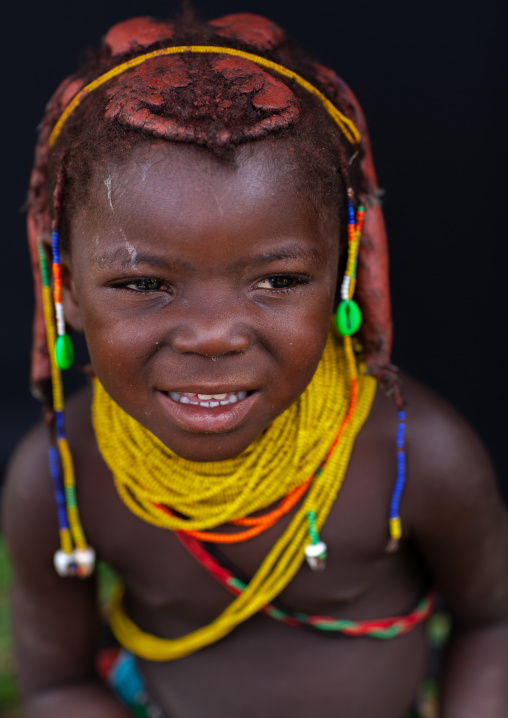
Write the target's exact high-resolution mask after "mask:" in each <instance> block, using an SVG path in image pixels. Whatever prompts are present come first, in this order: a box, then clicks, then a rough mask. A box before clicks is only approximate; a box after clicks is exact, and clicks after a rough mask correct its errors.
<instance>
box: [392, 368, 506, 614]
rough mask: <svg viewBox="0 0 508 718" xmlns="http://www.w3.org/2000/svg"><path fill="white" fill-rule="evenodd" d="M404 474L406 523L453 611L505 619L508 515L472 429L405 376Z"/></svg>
mask: <svg viewBox="0 0 508 718" xmlns="http://www.w3.org/2000/svg"><path fill="white" fill-rule="evenodd" d="M404 393H405V397H406V400H407V440H406V449H407V481H406V488H405V492H404V498H403V501H402V508H401V517H402V522H403V530H404V533H405V534H406V535H408V536H409V537H410V538H411V539H413V540H414V542H415V545H416V547H417V549H418V550H419V552H420V553H421V555H422V557H423V559H424V561H425V562H426V563H427V565H428V567H429V570H430V572H431V573H432V575H433V577H434V580H435V582H436V583H437V584H438V586H439V588H440V589H441V590H442V592H443V593H444V594H445V597H446V599H447V601H448V604H449V605H450V607H451V608H452V610H453V612H454V613H455V616H456V617H457V618H458V619H459V620H463V621H464V622H466V623H468V622H473V623H474V622H476V621H484V620H493V619H498V618H499V617H504V618H505V619H506V618H508V517H507V513H506V510H505V508H504V506H503V504H502V501H501V498H500V495H499V492H498V489H497V481H496V476H495V472H494V469H493V466H492V463H491V461H490V459H489V457H488V455H487V452H486V450H485V448H484V446H483V444H482V442H481V440H480V438H479V437H478V436H477V434H476V433H475V431H474V430H473V429H472V427H471V426H470V425H469V424H468V423H467V422H466V421H465V420H464V418H463V417H461V416H460V414H459V413H458V412H457V411H456V410H455V409H453V407H451V406H450V405H449V404H448V403H447V402H446V401H444V400H443V399H441V398H440V397H438V396H437V395H436V394H435V393H434V392H432V391H431V390H429V389H427V388H425V387H424V386H422V385H421V384H420V383H419V382H417V381H415V380H414V379H411V378H410V377H404Z"/></svg>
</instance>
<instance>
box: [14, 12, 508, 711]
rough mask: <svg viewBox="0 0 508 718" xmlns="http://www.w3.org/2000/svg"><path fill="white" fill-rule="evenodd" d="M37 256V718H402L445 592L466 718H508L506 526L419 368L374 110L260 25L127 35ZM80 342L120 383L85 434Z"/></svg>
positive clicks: (25, 542)
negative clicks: (403, 300)
mask: <svg viewBox="0 0 508 718" xmlns="http://www.w3.org/2000/svg"><path fill="white" fill-rule="evenodd" d="M28 233H29V240H30V247H31V252H32V259H33V267H34V275H35V282H36V289H37V307H36V317H35V331H34V351H33V365H32V366H33V372H32V379H33V383H34V386H35V387H36V388H37V390H38V392H39V394H40V396H41V398H42V400H43V401H44V406H45V419H46V422H45V424H46V425H42V426H39V427H37V428H36V429H35V430H34V431H33V432H32V433H31V434H29V435H28V436H27V437H26V439H25V440H24V442H23V443H22V444H21V446H20V447H19V449H18V451H17V453H16V455H15V456H14V458H13V461H12V464H11V467H10V472H9V479H8V485H7V489H6V494H5V497H4V526H5V531H6V535H7V539H8V543H9V546H10V552H11V557H12V561H13V565H14V588H13V614H14V624H15V637H16V650H17V660H18V666H19V679H20V684H21V688H22V691H23V695H24V700H25V710H26V715H27V716H29V717H33V718H42V717H44V716H51V717H52V718H54V717H55V716H67V715H69V714H72V715H73V717H74V718H80V717H81V716H87V717H88V716H94V718H103V717H104V718H117V717H118V718H121V717H123V716H128V715H132V714H134V715H138V716H141V715H144V716H167V718H187V717H189V718H191V717H193V718H197V717H199V718H201V717H202V716H205V715H206V716H208V715H211V716H221V718H226V717H231V718H232V717H233V716H234V717H235V718H236V717H237V716H242V717H245V718H249V717H250V716H259V715H262V716H266V717H267V718H270V717H272V716H274V717H275V716H281V715H284V716H286V715H287V716H291V717H292V718H304V717H305V718H307V717H308V716H310V715H314V714H319V715H320V716H323V718H325V717H326V718H327V717H330V718H331V717H332V716H337V715H340V716H342V717H343V718H359V717H361V718H371V717H372V718H374V717H375V718H384V717H386V718H396V717H399V716H400V717H402V716H405V715H407V713H408V712H409V710H410V708H411V705H412V702H413V698H414V695H415V693H416V690H417V687H418V684H419V682H420V680H421V678H422V675H423V672H424V667H425V659H426V642H425V633H424V621H425V619H426V618H427V617H428V616H429V615H430V613H431V611H432V607H433V601H434V590H435V589H436V588H437V589H439V591H440V592H441V593H442V594H443V596H444V599H445V601H446V604H447V606H448V608H449V610H450V612H451V613H452V616H453V619H454V632H453V637H452V641H451V644H450V648H449V652H448V656H447V661H446V666H445V671H444V675H443V682H442V695H441V706H442V707H441V711H442V716H444V717H445V718H454V717H460V718H468V717H469V716H474V717H475V718H478V716H482V718H501V717H502V716H503V717H504V716H506V712H507V710H508V688H507V682H506V675H507V671H508V652H507V650H506V646H507V645H508V643H507V639H508V571H507V568H508V565H507V562H508V522H507V518H506V515H505V514H504V512H503V509H502V507H501V504H500V501H499V499H498V496H497V493H496V489H495V483H494V480H493V477H492V470H491V468H490V465H489V462H488V459H487V458H486V457H485V454H484V451H483V449H482V447H481V445H480V444H479V442H478V440H477V438H476V437H475V436H474V435H473V434H472V432H471V430H470V429H469V428H468V427H467V426H466V425H465V424H464V422H463V421H462V420H461V419H460V417H458V416H457V414H456V413H455V412H454V411H453V410H452V409H450V407H448V406H447V405H445V404H444V403H443V402H442V401H440V400H439V399H438V398H437V397H436V396H434V395H433V394H431V393H430V392H429V391H428V390H426V389H425V388H423V387H421V386H420V385H418V384H417V383H416V382H414V381H412V380H410V379H409V378H404V382H403V387H401V382H400V379H399V376H398V374H397V373H396V370H395V368H394V367H393V366H392V365H391V364H390V361H389V357H390V345H391V324H390V308H389V297H388V282H387V255H386V240H385V231H384V224H383V218H382V213H381V209H380V206H379V202H378V193H377V185H376V177H375V171H374V166H373V163H372V157H371V152H370V147H369V141H368V136H367V130H366V126H365V122H364V119H363V116H362V113H361V109H360V107H359V106H358V103H357V101H356V99H355V98H354V96H353V95H352V93H351V91H350V90H349V88H348V87H347V86H346V85H345V84H344V83H343V82H342V81H341V80H340V79H339V78H338V77H337V76H336V75H335V74H334V73H333V72H331V71H330V70H328V69H326V68H324V67H322V66H320V65H318V64H317V63H315V62H312V61H310V60H309V59H308V58H306V57H304V56H302V55H301V53H299V52H298V51H297V50H295V49H294V47H293V46H292V45H291V44H290V42H289V41H288V40H287V38H286V36H285V34H284V32H283V31H282V30H281V29H280V28H279V27H277V26H276V25H274V24H273V23H271V22H270V21H268V20H266V19H264V18H261V17H257V16H253V15H242V14H239V15H230V16H226V17H223V18H219V19H217V20H213V21H210V22H208V23H199V22H197V21H196V20H193V19H191V20H189V19H188V18H186V19H184V20H182V21H180V22H177V23H168V22H158V21H154V20H151V19H147V18H135V19H132V20H129V21H126V22H123V23H121V24H119V25H116V26H114V27H113V28H112V29H111V30H110V31H109V32H108V34H107V35H106V37H105V40H104V44H103V48H102V51H101V52H100V53H99V54H98V55H97V56H96V57H94V58H93V59H92V60H91V61H90V63H89V64H88V66H87V67H86V68H85V69H83V70H82V71H81V72H79V73H78V74H77V75H75V76H73V77H72V78H70V79H68V80H66V81H65V82H64V83H63V84H62V85H61V86H60V88H59V89H58V90H57V92H56V94H55V95H54V97H53V98H52V100H51V101H50V103H49V105H48V108H47V112H46V115H45V118H44V120H43V124H42V127H41V134H40V139H39V143H38V146H37V151H36V159H35V167H34V171H33V174H32V178H31V184H30V195H29V215H28ZM51 265H52V269H51ZM332 317H333V321H332V322H331V319H332ZM70 331H75V332H83V333H84V335H85V337H86V342H87V346H88V350H89V353H90V360H91V366H92V370H93V371H92V372H91V374H92V375H93V380H92V386H91V387H90V388H88V389H86V390H84V391H82V392H81V393H80V394H78V395H76V396H74V397H73V398H72V399H70V400H69V401H68V402H67V403H66V405H65V413H64V401H63V390H62V383H61V373H60V372H61V370H62V369H66V368H68V367H69V366H70V364H71V363H72V340H71V337H70V335H69V332H70ZM48 425H49V428H50V431H49V434H50V448H49V462H48V460H47V445H48ZM406 478H407V481H406ZM55 500H56V510H55ZM97 558H100V559H101V560H104V561H105V562H107V563H108V564H109V565H111V566H112V567H113V568H114V569H115V571H116V573H117V574H118V576H119V579H120V581H121V585H120V588H119V589H118V590H117V592H116V594H115V597H114V599H113V602H112V607H111V611H110V614H109V622H110V625H111V628H112V630H113V633H114V634H115V636H116V639H117V640H118V642H119V644H120V645H121V646H122V649H121V650H120V651H116V652H115V653H114V654H111V653H109V654H107V656H108V658H107V660H105V659H104V658H102V659H101V660H100V661H99V663H100V668H101V669H102V672H103V673H108V675H109V681H110V684H111V688H108V687H106V685H105V684H104V683H103V682H101V680H100V679H99V677H98V675H97V673H96V665H97V653H98V645H99V633H100V630H101V617H100V614H99V611H98V609H97V601H96V582H95V579H94V575H95V574H94V563H95V560H96V559H97ZM230 594H233V595H232V596H231V595H230ZM114 692H116V693H117V695H119V696H120V698H121V699H122V701H123V703H122V702H120V701H119V700H118V699H117V698H116V697H115V695H114ZM126 706H127V707H126Z"/></svg>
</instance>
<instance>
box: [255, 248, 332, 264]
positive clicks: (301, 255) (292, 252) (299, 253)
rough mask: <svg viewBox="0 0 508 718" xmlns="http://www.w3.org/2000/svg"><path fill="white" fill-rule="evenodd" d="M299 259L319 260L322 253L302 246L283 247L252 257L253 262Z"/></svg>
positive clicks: (263, 262)
mask: <svg viewBox="0 0 508 718" xmlns="http://www.w3.org/2000/svg"><path fill="white" fill-rule="evenodd" d="M300 259H317V260H321V259H322V255H321V252H320V251H319V250H318V249H314V248H313V249H303V247H295V246H292V247H285V248H281V249H280V250H278V251H276V252H263V254H259V255H258V256H256V257H253V261H254V262H258V263H260V264H269V263H270V262H276V261H278V260H289V261H298V260H300Z"/></svg>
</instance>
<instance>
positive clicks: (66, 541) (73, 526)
mask: <svg viewBox="0 0 508 718" xmlns="http://www.w3.org/2000/svg"><path fill="white" fill-rule="evenodd" d="M55 249H56V251H55ZM39 264H40V269H41V280H42V298H43V306H44V321H45V324H46V337H47V343H48V352H49V358H50V364H51V383H52V389H53V412H54V417H55V418H54V427H53V432H52V433H53V440H52V445H51V446H50V447H49V468H50V473H51V478H52V479H53V488H54V495H55V501H56V505H57V516H58V527H59V534H60V549H59V550H58V551H57V552H56V553H55V557H54V564H55V569H56V571H57V573H58V574H59V575H60V576H80V577H81V578H86V577H87V576H89V575H90V574H91V573H92V571H93V569H94V566H95V551H94V550H93V548H91V547H90V546H88V545H87V542H86V539H85V536H84V533H83V529H82V526H81V520H80V518H79V511H78V506H77V501H76V489H75V485H74V466H73V463H72V455H71V451H70V448H69V444H68V442H67V437H66V435H65V416H64V398H63V385H62V375H61V373H60V368H61V367H60V364H59V362H58V360H57V351H56V347H57V342H58V339H61V338H62V337H63V336H66V334H65V322H64V319H63V307H62V303H61V280H60V253H59V246H58V232H55V231H54V232H53V276H54V278H55V290H54V297H55V308H53V303H52V301H51V300H52V296H51V284H50V281H49V272H48V266H47V262H46V255H45V253H44V247H43V245H42V240H39ZM55 266H56V267H57V269H56V271H55ZM57 278H58V286H57ZM58 305H59V306H60V309H58V308H57V307H58ZM55 313H56V317H57V322H58V323H59V324H60V326H59V330H60V329H61V327H62V325H63V332H62V333H60V332H59V335H58V337H57V333H56V329H55V321H54V316H55ZM69 340H70V337H69ZM64 341H65V340H64ZM71 349H72V344H71ZM66 351H67V350H65V351H64V352H63V354H64V358H65V352H66ZM68 358H69V355H68V353H67V359H68ZM70 363H72V360H71V362H70ZM70 363H67V366H70ZM62 469H63V471H62Z"/></svg>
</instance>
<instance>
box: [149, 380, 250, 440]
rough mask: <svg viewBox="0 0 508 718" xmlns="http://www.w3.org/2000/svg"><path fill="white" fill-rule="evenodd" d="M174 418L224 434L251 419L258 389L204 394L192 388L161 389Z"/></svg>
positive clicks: (203, 431) (195, 428)
mask: <svg viewBox="0 0 508 718" xmlns="http://www.w3.org/2000/svg"><path fill="white" fill-rule="evenodd" d="M157 394H158V396H159V398H160V401H161V402H162V404H163V407H164V409H165V411H166V412H167V413H168V414H169V415H170V417H171V419H172V420H173V421H174V422H175V423H176V424H177V425H178V426H179V427H180V428H182V429H185V430H186V431H190V432H192V433H197V434H221V433H226V432H230V431H233V430H234V429H237V428H238V427H239V426H240V425H241V424H243V423H244V421H245V420H246V419H247V417H248V415H249V413H250V412H251V410H252V408H253V406H254V405H255V403H256V401H257V399H258V397H259V392H258V391H250V390H247V389H239V390H237V391H222V392H215V393H213V394H203V393H200V392H192V391H158V392H157Z"/></svg>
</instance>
